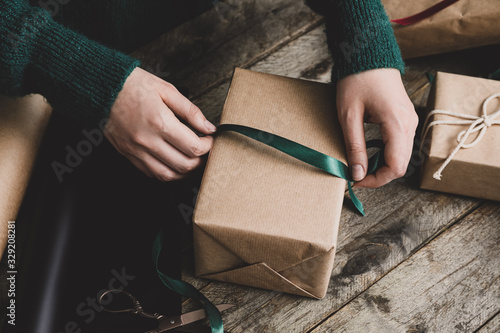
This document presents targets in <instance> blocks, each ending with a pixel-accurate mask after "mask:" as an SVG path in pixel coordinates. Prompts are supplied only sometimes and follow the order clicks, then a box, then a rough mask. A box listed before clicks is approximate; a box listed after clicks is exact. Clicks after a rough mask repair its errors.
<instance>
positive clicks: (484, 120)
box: [420, 93, 500, 180]
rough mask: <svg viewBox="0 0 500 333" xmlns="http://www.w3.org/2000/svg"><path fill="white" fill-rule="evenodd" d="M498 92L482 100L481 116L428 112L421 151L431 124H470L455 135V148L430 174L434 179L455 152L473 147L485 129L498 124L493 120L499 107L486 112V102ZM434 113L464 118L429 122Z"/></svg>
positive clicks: (440, 174)
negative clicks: (473, 137)
mask: <svg viewBox="0 0 500 333" xmlns="http://www.w3.org/2000/svg"><path fill="white" fill-rule="evenodd" d="M499 97H500V93H496V94H493V95H491V96H490V97H488V98H487V99H486V100H485V101H484V102H483V114H482V116H479V117H477V116H471V115H467V114H463V113H458V112H453V111H446V110H434V111H431V112H429V114H428V115H427V118H426V119H425V122H424V127H423V128H424V129H425V131H424V134H423V135H422V144H421V145H420V151H422V146H423V142H424V139H425V138H426V137H427V133H428V132H429V130H430V129H431V127H432V126H436V125H470V126H469V128H468V129H466V130H463V131H461V132H460V133H458V136H457V141H458V145H457V146H456V147H455V149H454V150H453V151H452V152H451V154H450V155H449V156H448V158H447V159H446V160H445V161H444V162H443V164H441V167H440V168H439V169H438V170H437V171H436V172H435V173H434V174H433V175H432V176H433V177H434V179H437V180H441V177H442V172H443V170H444V168H446V166H447V165H448V163H450V161H451V160H452V159H453V157H455V154H456V153H457V152H458V151H459V150H460V149H462V148H464V149H467V148H471V147H474V146H475V145H476V144H477V143H478V142H479V141H481V139H482V138H483V136H484V133H485V132H486V130H487V129H488V128H489V127H491V126H493V125H500V120H495V119H496V118H497V117H498V116H500V109H498V110H496V111H495V112H493V113H492V114H488V111H487V108H488V103H489V102H490V101H491V100H492V99H494V98H499ZM435 114H443V115H447V116H451V117H456V118H461V119H464V120H435V121H432V122H430V123H429V124H427V123H428V122H429V119H430V117H432V116H433V115H435ZM478 131H479V134H478V135H477V137H476V138H475V139H474V141H472V142H471V143H466V142H467V139H468V138H469V135H471V134H472V133H476V132H478Z"/></svg>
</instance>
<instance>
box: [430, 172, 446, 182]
mask: <svg viewBox="0 0 500 333" xmlns="http://www.w3.org/2000/svg"><path fill="white" fill-rule="evenodd" d="M442 177H443V176H442V175H441V172H439V171H436V172H434V174H433V175H432V178H434V179H436V180H441V178H442Z"/></svg>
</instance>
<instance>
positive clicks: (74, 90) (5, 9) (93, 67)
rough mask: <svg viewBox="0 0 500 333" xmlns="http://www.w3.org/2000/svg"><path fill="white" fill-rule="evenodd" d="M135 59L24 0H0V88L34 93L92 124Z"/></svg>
mask: <svg viewBox="0 0 500 333" xmlns="http://www.w3.org/2000/svg"><path fill="white" fill-rule="evenodd" d="M137 66H139V61H138V60H136V59H134V58H131V57H129V56H127V55H125V54H122V53H120V52H118V51H115V50H112V49H109V48H107V47H105V46H103V45H100V44H99V43H96V42H93V41H91V40H89V39H88V38H86V37H84V36H82V35H79V34H77V33H75V32H73V31H72V30H70V29H67V28H65V27H63V26H62V25H59V24H58V23H56V22H55V21H54V20H52V18H51V16H50V15H49V13H48V12H47V11H45V10H43V9H41V8H37V7H32V6H30V5H29V4H28V1H26V0H0V92H1V93H3V94H6V95H10V96H24V95H27V94H31V93H38V94H40V95H42V96H44V97H45V98H46V99H47V101H48V102H49V103H50V104H51V106H52V107H53V108H54V110H55V111H56V112H59V113H63V114H65V115H67V116H68V117H70V118H73V119H75V120H77V121H79V122H80V123H81V124H82V125H84V126H92V127H95V126H97V125H98V124H99V123H100V121H101V120H103V119H106V118H107V116H108V114H109V111H110V109H111V106H112V105H113V102H114V100H115V99H116V97H117V96H118V93H119V92H120V90H121V89H122V87H123V84H124V82H125V80H126V78H127V77H128V76H129V75H130V73H131V72H132V71H133V69H134V68H135V67H137Z"/></svg>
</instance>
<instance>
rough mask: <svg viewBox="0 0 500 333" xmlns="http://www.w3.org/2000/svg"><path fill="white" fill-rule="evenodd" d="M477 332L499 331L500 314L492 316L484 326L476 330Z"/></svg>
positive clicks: (492, 332) (494, 332)
mask: <svg viewBox="0 0 500 333" xmlns="http://www.w3.org/2000/svg"><path fill="white" fill-rule="evenodd" d="M476 332H477V333H498V332H500V314H499V313H497V314H496V316H495V317H493V318H491V319H490V320H489V321H488V322H487V323H486V324H485V325H484V326H483V327H481V328H480V329H479V330H477V331H476Z"/></svg>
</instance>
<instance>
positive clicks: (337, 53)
mask: <svg viewBox="0 0 500 333" xmlns="http://www.w3.org/2000/svg"><path fill="white" fill-rule="evenodd" d="M309 2H310V3H311V4H312V5H313V6H312V8H314V9H317V10H318V9H319V10H320V11H321V13H322V14H324V15H325V17H326V33H327V40H328V46H329V49H330V52H331V54H332V57H333V62H334V67H333V70H332V81H333V82H336V81H338V80H340V79H341V78H343V77H345V76H347V75H350V74H354V73H359V72H362V71H366V70H370V69H375V68H396V69H398V70H399V71H400V72H401V73H404V62H403V59H402V57H401V52H400V50H399V46H398V44H397V42H396V38H395V37H394V32H393V30H392V27H391V23H390V21H389V18H388V17H387V14H386V13H385V9H384V7H383V6H382V4H381V2H380V0H329V1H328V0H326V1H325V0H316V1H315V0H310V1H309Z"/></svg>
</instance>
